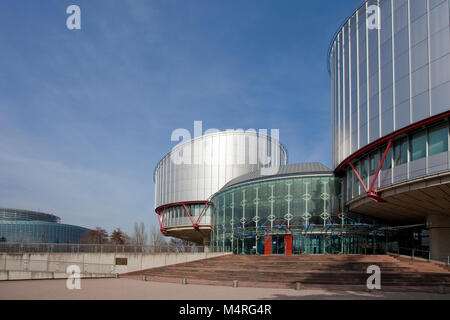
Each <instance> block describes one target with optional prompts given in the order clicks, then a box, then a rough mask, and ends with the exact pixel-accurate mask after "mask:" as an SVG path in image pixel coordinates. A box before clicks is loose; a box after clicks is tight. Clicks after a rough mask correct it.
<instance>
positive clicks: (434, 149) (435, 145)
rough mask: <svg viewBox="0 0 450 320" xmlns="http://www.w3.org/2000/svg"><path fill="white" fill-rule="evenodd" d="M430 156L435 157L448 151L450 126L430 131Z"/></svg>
mask: <svg viewBox="0 0 450 320" xmlns="http://www.w3.org/2000/svg"><path fill="white" fill-rule="evenodd" d="M428 148H429V149H428V154H429V155H430V156H433V155H435V154H438V153H441V152H447V151H448V126H447V125H442V126H438V127H434V128H431V129H430V130H429V131H428Z"/></svg>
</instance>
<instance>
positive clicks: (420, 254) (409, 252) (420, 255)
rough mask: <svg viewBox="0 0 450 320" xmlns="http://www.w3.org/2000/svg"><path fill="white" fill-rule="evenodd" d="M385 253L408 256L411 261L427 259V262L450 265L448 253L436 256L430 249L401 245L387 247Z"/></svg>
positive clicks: (449, 254)
mask: <svg viewBox="0 0 450 320" xmlns="http://www.w3.org/2000/svg"><path fill="white" fill-rule="evenodd" d="M386 253H388V254H393V255H397V256H406V257H410V258H411V260H412V261H414V260H427V261H429V262H431V261H433V262H441V263H445V264H446V265H447V266H450V253H448V254H441V255H439V256H436V255H435V254H432V252H431V251H430V250H422V249H415V248H402V247H388V248H387V250H386Z"/></svg>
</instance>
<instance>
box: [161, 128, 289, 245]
mask: <svg viewBox="0 0 450 320" xmlns="http://www.w3.org/2000/svg"><path fill="white" fill-rule="evenodd" d="M263 155H267V156H268V159H270V157H276V159H277V160H276V161H275V160H273V161H272V162H271V163H272V164H276V165H279V166H280V165H285V164H286V163H287V154H286V149H285V148H284V146H283V145H282V144H280V142H279V141H278V140H276V139H274V138H272V137H270V136H268V135H264V134H260V133H257V132H255V131H243V130H237V131H231V130H230V131H223V132H217V133H213V134H207V135H203V136H200V137H197V138H195V139H192V140H190V141H188V142H185V143H182V144H180V145H178V146H176V147H175V148H173V149H172V151H171V152H169V153H168V154H167V155H166V156H165V157H164V158H163V159H162V160H161V161H160V162H159V163H158V165H157V166H156V169H155V174H154V178H155V210H156V213H157V214H158V218H159V223H160V227H161V230H162V231H163V232H164V233H166V234H168V235H170V236H174V237H178V238H181V239H186V240H190V241H194V242H198V243H203V242H204V241H208V239H209V236H210V230H211V209H212V208H210V206H209V198H210V197H211V196H212V195H213V194H214V193H216V192H217V191H219V190H220V189H221V188H222V187H223V186H224V185H225V184H226V183H227V182H229V181H230V180H232V179H234V178H236V177H238V176H241V175H243V174H246V173H249V172H252V171H255V170H258V169H261V168H265V167H267V166H270V163H269V162H268V161H264V159H263V158H264V157H263Z"/></svg>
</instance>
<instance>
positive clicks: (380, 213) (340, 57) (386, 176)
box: [328, 0, 450, 258]
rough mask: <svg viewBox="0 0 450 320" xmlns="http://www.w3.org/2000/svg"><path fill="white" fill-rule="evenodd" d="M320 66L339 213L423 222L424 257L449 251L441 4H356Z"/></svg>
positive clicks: (447, 88) (449, 29) (374, 0)
mask: <svg viewBox="0 0 450 320" xmlns="http://www.w3.org/2000/svg"><path fill="white" fill-rule="evenodd" d="M377 8H379V10H377ZM376 12H378V13H379V15H378V19H379V20H378V21H379V28H373V25H371V23H370V21H371V20H372V18H373V17H377V16H374V14H376ZM328 67H329V72H330V76H331V96H332V124H333V127H332V132H333V166H334V169H335V173H336V175H338V176H339V177H342V178H344V186H343V187H344V189H345V192H344V198H345V200H344V202H345V207H346V209H347V210H348V211H350V212H356V213H360V214H364V215H369V216H373V217H376V218H379V219H383V220H384V221H386V222H389V223H390V224H393V225H402V224H403V225H407V224H422V225H423V226H422V228H423V229H427V230H429V231H430V246H431V251H432V255H433V257H436V258H438V257H439V256H440V255H442V254H444V253H448V252H450V197H449V195H450V171H449V168H450V156H449V139H450V135H449V120H448V119H449V117H450V9H449V0H395V1H394V0H369V1H365V2H363V4H362V5H361V6H360V7H358V8H357V9H356V10H355V11H354V12H352V14H351V15H350V16H349V17H348V18H347V19H345V21H344V23H343V24H342V25H341V27H340V28H339V29H338V31H337V32H336V34H335V36H334V37H333V40H332V42H331V45H330V49H329V54H328Z"/></svg>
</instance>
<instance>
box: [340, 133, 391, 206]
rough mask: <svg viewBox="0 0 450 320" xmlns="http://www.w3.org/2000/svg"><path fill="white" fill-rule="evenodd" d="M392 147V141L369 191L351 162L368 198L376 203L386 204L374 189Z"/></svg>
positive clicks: (350, 163) (350, 164)
mask: <svg viewBox="0 0 450 320" xmlns="http://www.w3.org/2000/svg"><path fill="white" fill-rule="evenodd" d="M391 146H392V140H389V143H388V146H387V148H386V151H385V152H384V155H383V158H382V159H381V161H380V165H379V166H378V170H377V172H376V174H375V176H374V178H373V181H372V183H371V185H370V187H369V189H367V186H366V184H365V183H364V180H363V179H362V178H361V176H360V175H359V173H358V170H356V168H355V166H354V165H353V163H352V162H349V163H348V164H349V166H350V167H351V168H352V170H353V172H354V173H355V175H356V177H358V180H359V182H361V185H362V186H363V188H364V191H365V192H366V193H367V196H368V197H369V198H371V199H372V200H374V201H376V202H385V201H384V200H383V199H382V198H381V195H380V193H379V192H378V190H377V189H374V187H375V183H376V182H377V179H378V176H379V175H380V171H381V168H382V167H383V164H384V162H385V161H386V157H387V155H388V153H389V150H390V149H391Z"/></svg>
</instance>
